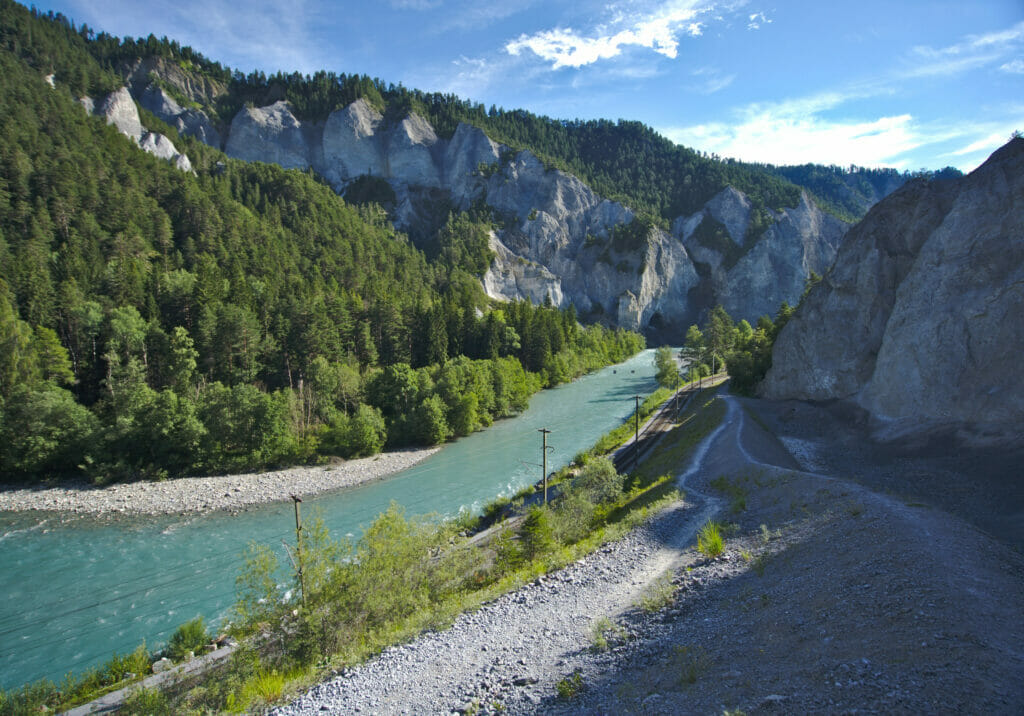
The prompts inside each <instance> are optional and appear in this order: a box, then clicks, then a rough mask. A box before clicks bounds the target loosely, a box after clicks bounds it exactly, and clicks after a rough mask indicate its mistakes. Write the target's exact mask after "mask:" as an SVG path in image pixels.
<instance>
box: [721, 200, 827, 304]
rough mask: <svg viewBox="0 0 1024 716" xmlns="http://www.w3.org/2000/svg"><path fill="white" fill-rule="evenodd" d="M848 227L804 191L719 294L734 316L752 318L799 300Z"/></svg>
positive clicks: (824, 268)
mask: <svg viewBox="0 0 1024 716" xmlns="http://www.w3.org/2000/svg"><path fill="white" fill-rule="evenodd" d="M723 223H724V222H723ZM846 228H847V227H846V224H844V223H843V222H841V221H839V220H838V219H836V218H835V217H833V216H829V215H828V214H825V213H824V212H822V211H821V210H820V209H818V207H817V206H815V204H814V203H813V202H812V201H811V200H810V197H809V196H808V195H807V192H803V193H802V194H801V196H800V203H799V204H798V205H797V206H796V207H795V208H792V209H786V210H784V211H782V212H781V213H780V214H779V215H778V218H777V221H776V222H775V223H774V224H772V225H771V226H770V227H768V229H767V230H766V231H765V233H764V236H763V237H762V239H761V240H760V241H758V242H757V244H755V245H754V247H753V248H752V249H751V250H750V251H748V252H747V253H746V254H745V255H744V256H743V257H742V258H741V259H740V260H739V261H738V262H737V263H736V265H735V266H734V267H733V268H732V269H730V270H729V271H728V272H727V274H726V282H725V286H724V290H723V291H722V293H721V295H720V296H719V299H720V300H721V303H722V306H724V307H725V310H726V311H728V312H729V315H731V316H736V317H743V318H746V319H748V320H751V321H753V319H755V318H757V317H759V316H762V315H765V314H767V315H769V316H774V315H775V312H776V311H777V310H778V308H779V305H780V304H781V303H782V302H783V301H786V302H788V303H790V304H795V303H796V302H797V300H798V299H799V297H800V295H801V294H802V293H803V290H804V283H805V281H806V280H807V277H808V276H809V275H810V274H811V272H812V271H813V272H815V273H817V274H818V275H821V274H823V273H825V272H826V271H827V270H828V268H829V266H831V265H832V262H833V261H834V260H835V256H836V250H837V249H838V248H839V244H840V243H841V241H842V239H843V236H844V235H845V233H846Z"/></svg>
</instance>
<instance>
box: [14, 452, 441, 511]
mask: <svg viewBox="0 0 1024 716" xmlns="http://www.w3.org/2000/svg"><path fill="white" fill-rule="evenodd" d="M438 450H440V448H436V447H434V448H423V449H419V450H397V451H394V452H386V453H381V454H379V455H374V456H373V457H365V458H360V459H358V460H346V461H344V462H341V463H339V464H336V465H327V466H324V465H320V466H313V467H292V468H288V469H286V470H276V471H274V472H262V473H251V474H244V475H220V476H216V477H183V478H178V479H174V480H164V481H161V482H126V483H118V484H114V485H108V486H106V487H99V486H96V485H92V484H90V483H87V482H82V483H77V484H67V483H62V484H60V485H58V486H47V485H36V486H32V487H22V486H18V485H0V511H8V512H10V511H15V512H22V511H27V510H48V511H55V512H63V513H77V514H89V515H106V514H115V513H117V514H178V513H185V512H211V511H214V510H231V511H235V510H242V509H245V508H246V507H249V506H251V505H256V504H262V503H266V502H279V501H282V500H287V499H289V498H290V496H291V495H298V496H300V497H304V496H306V495H316V494H319V493H322V492H329V491H331V490H337V489H341V488H343V487H352V486H354V485H360V484H362V483H365V482H371V481H373V480H380V479H383V478H385V477H387V476H389V475H392V474H394V473H396V472H400V471H401V470H404V469H406V468H408V467H411V466H412V465H415V464H416V463H418V462H419V461H421V460H424V459H426V458H428V457H430V456H431V455H433V454H434V453H435V452H437V451H438Z"/></svg>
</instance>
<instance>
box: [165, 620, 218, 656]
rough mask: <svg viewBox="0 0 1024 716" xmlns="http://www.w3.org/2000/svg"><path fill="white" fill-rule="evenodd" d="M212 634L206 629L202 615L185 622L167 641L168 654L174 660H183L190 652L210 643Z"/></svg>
mask: <svg viewBox="0 0 1024 716" xmlns="http://www.w3.org/2000/svg"><path fill="white" fill-rule="evenodd" d="M210 640H211V638H210V634H209V632H207V631H206V624H205V623H204V622H203V618H202V617H201V616H199V617H196V618H195V619H193V620H192V621H188V622H185V623H184V624H182V625H181V626H179V627H178V628H177V629H175V630H174V633H173V634H171V639H170V641H168V642H167V656H168V657H169V658H170V659H171V660H173V661H182V660H183V659H184V658H185V657H186V656H187V655H188V653H189V652H190V651H191V652H193V653H195V652H197V651H199V649H201V648H202V647H203V646H205V645H206V644H209V643H210Z"/></svg>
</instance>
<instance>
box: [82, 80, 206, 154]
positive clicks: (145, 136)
mask: <svg viewBox="0 0 1024 716" xmlns="http://www.w3.org/2000/svg"><path fill="white" fill-rule="evenodd" d="M81 103H82V106H83V107H85V109H86V111H87V112H90V113H91V114H96V115H98V116H100V117H103V118H104V119H106V121H107V124H112V125H114V127H116V128H117V130H118V131H119V132H121V134H124V135H126V136H128V137H131V138H132V140H133V141H134V142H135V143H136V144H138V145H139V147H140V148H141V149H142V150H143V151H146V152H149V153H150V154H153V155H156V156H158V157H160V158H161V159H166V160H168V161H169V162H172V163H173V164H174V165H175V166H176V167H178V169H181V170H182V171H191V170H192V163H191V162H190V161H189V158H188V157H187V156H185V155H184V154H181V153H179V152H178V150H177V148H175V146H174V143H173V142H171V140H170V139H168V138H167V137H165V136H164V135H162V134H159V133H157V132H149V131H147V130H146V128H145V127H143V126H142V121H141V120H140V119H139V108H138V107H136V106H135V101H134V100H133V99H132V96H131V94H130V93H129V92H128V89H127V88H126V87H122V88H121V89H119V90H116V91H114V92H111V93H110V94H108V95H107V96H106V97H103V98H102V99H100V101H99V102H96V101H95V100H93V99H91V98H89V97H83V98H82V100H81Z"/></svg>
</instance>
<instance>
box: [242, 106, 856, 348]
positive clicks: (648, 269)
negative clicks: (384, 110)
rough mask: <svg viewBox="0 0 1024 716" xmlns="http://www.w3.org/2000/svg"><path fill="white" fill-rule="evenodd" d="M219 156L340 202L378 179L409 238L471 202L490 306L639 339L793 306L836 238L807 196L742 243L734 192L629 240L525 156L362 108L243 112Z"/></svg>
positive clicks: (593, 197) (625, 215) (747, 214)
mask: <svg viewBox="0 0 1024 716" xmlns="http://www.w3.org/2000/svg"><path fill="white" fill-rule="evenodd" d="M225 150H226V151H227V153H228V154H229V155H230V156H233V157H237V158H239V159H246V160H258V161H265V162H274V163H277V164H280V165H281V166H284V167H286V168H303V169H304V168H307V167H312V168H313V169H314V170H315V171H316V172H318V173H319V174H320V175H321V176H323V177H324V178H325V179H326V180H327V181H328V182H330V183H331V185H332V186H333V187H334V188H335V189H336V190H337V191H339V192H341V191H344V189H345V188H346V186H347V185H348V184H349V183H350V182H352V181H353V180H354V179H356V178H358V177H360V176H365V175H371V176H375V177H380V178H383V179H385V180H387V181H388V183H389V184H390V185H391V187H392V188H393V189H394V192H395V202H394V207H393V210H392V212H391V218H392V220H393V221H394V222H395V224H396V225H397V226H398V227H399V228H402V229H404V230H406V231H409V232H410V234H415V233H416V232H418V231H419V232H422V231H425V230H426V229H425V228H424V227H429V226H430V224H431V221H434V220H436V217H435V216H434V215H435V214H436V213H437V212H436V210H433V207H434V206H436V205H437V204H438V203H439V202H440V203H441V204H442V205H443V203H444V202H445V201H447V202H450V203H451V204H452V205H453V206H455V207H456V208H458V209H467V208H469V207H470V205H471V204H473V203H474V202H476V201H479V200H483V201H484V202H486V204H487V205H488V206H490V207H491V208H492V209H494V211H495V213H496V214H497V215H498V216H500V217H502V219H503V221H504V226H503V228H502V229H500V230H499V231H497V232H495V234H494V236H493V237H492V239H491V246H492V249H493V250H494V252H495V258H494V261H493V263H492V266H491V268H490V270H489V271H488V272H487V273H486V275H485V276H484V277H483V279H482V280H483V284H484V287H485V289H486V291H487V292H488V294H489V295H491V296H493V297H496V298H504V299H511V298H529V299H531V300H534V301H537V300H543V298H544V297H545V296H549V295H550V296H551V299H552V300H553V301H554V302H555V303H556V304H559V305H568V304H569V303H572V304H574V305H575V306H576V308H577V310H578V311H579V312H580V314H581V315H583V316H587V317H590V318H594V319H599V320H605V321H607V322H609V323H614V324H617V325H621V326H624V327H628V328H632V329H637V330H658V329H664V330H667V331H673V332H679V331H681V330H682V329H685V325H686V324H688V323H690V322H693V321H696V320H697V319H698V318H699V317H700V315H701V314H702V313H703V312H704V311H706V310H707V309H709V308H710V307H712V306H713V305H714V304H715V303H719V302H721V303H723V304H724V305H725V306H726V307H727V308H728V310H729V311H730V313H731V314H732V315H734V316H735V317H737V318H748V319H751V320H754V319H756V318H757V317H758V316H760V315H761V314H764V313H769V314H774V313H775V311H776V310H777V309H778V306H779V304H780V303H781V302H782V301H790V302H795V301H796V300H797V299H798V298H799V296H800V294H801V292H802V290H803V286H804V282H805V280H806V278H807V276H808V275H809V274H810V272H811V271H816V272H818V273H822V272H824V271H825V269H826V268H827V267H828V265H829V263H830V262H831V260H832V258H833V256H834V254H835V248H836V247H837V246H838V244H839V242H840V240H841V238H842V235H843V232H844V230H845V228H846V225H845V224H843V223H842V222H840V221H838V220H836V219H833V218H832V217H829V216H826V215H824V214H823V213H822V212H821V211H820V210H818V208H817V206H816V205H815V204H814V203H813V202H812V201H810V199H809V198H808V197H807V195H806V194H805V195H804V196H803V197H802V199H801V201H800V203H799V204H798V206H796V207H791V208H785V209H783V210H781V211H779V212H775V213H774V214H772V215H771V216H770V217H768V218H767V220H765V219H764V218H762V219H761V223H760V226H761V227H766V228H764V229H763V230H760V229H759V230H758V231H756V232H753V235H751V234H752V232H751V231H750V229H749V227H750V226H751V222H752V216H751V205H750V202H749V200H748V199H747V198H746V197H745V196H744V195H743V194H742V193H741V192H739V191H737V190H735V189H732V188H726V189H725V190H723V191H722V192H720V193H719V194H718V195H716V196H715V197H713V198H712V199H711V200H710V201H708V203H707V205H706V206H705V207H704V208H703V209H702V210H701V211H700V212H698V213H697V214H695V215H694V216H692V217H680V219H679V220H677V221H676V222H675V224H674V230H673V232H671V233H669V232H666V231H662V230H661V229H658V228H656V227H643V228H641V227H639V226H636V225H633V223H632V222H633V221H634V218H635V217H634V214H633V211H632V210H631V209H629V208H628V207H626V206H623V205H622V204H620V203H617V202H612V201H609V200H607V199H604V198H603V197H600V196H598V195H597V194H595V193H594V192H593V191H592V190H591V189H590V188H589V187H588V186H586V185H585V184H584V183H583V182H581V181H580V180H579V179H578V178H576V177H574V176H572V175H570V174H567V173H565V172H562V171H559V170H553V169H548V168H547V167H545V166H544V164H543V163H542V162H541V161H540V160H539V159H538V158H537V157H536V156H534V155H533V154H532V153H531V152H529V151H521V152H513V151H511V150H509V149H508V148H507V147H503V146H501V145H499V144H497V143H496V142H494V141H492V140H491V139H490V138H489V137H487V136H486V135H485V134H484V133H483V132H482V131H481V130H480V129H478V128H476V127H472V126H470V125H466V124H460V125H459V126H458V127H457V128H456V130H455V132H454V134H453V136H452V137H451V139H444V138H441V137H438V135H437V133H436V132H435V131H434V128H433V127H431V125H430V124H429V123H428V122H427V121H426V120H425V119H424V118H423V117H421V116H419V115H417V114H416V113H410V114H409V115H407V116H406V117H404V118H403V119H402V120H400V121H392V122H388V121H386V120H385V118H384V117H383V116H382V115H381V113H380V112H379V111H378V110H377V109H375V108H374V107H373V106H372V105H371V104H370V103H368V102H367V101H365V100H362V99H360V100H356V101H355V102H353V103H352V104H350V105H349V106H347V107H344V108H342V109H338V110H335V111H334V112H332V113H331V114H330V115H329V116H328V117H327V119H326V121H325V122H323V123H309V122H301V121H299V120H298V119H297V118H296V117H295V115H294V113H293V112H292V110H291V108H290V107H289V105H288V104H287V103H286V102H283V101H279V102H276V103H275V104H272V105H269V106H267V107H249V108H246V109H243V110H242V111H241V112H239V114H238V115H237V116H236V117H235V118H234V120H233V121H232V124H231V130H230V134H229V135H228V137H227V142H226V145H225ZM706 217H710V218H713V219H714V220H715V221H718V222H720V223H721V224H722V225H723V226H724V228H725V231H726V232H727V234H728V237H729V239H728V240H729V241H731V242H732V244H733V245H734V246H733V249H734V250H726V253H728V254H729V256H728V257H726V256H724V254H723V253H722V251H723V249H722V247H717V248H716V247H710V248H709V247H706V246H703V245H701V244H700V242H699V241H695V240H693V235H694V233H695V231H696V230H697V229H698V228H699V227H700V224H701V222H702V221H703V220H704V219H705V218H706ZM737 259H738V260H737ZM695 262H697V263H696V264H695ZM698 264H700V265H698ZM701 271H703V272H704V273H705V274H707V275H704V276H702V274H701ZM666 335H668V334H666Z"/></svg>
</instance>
